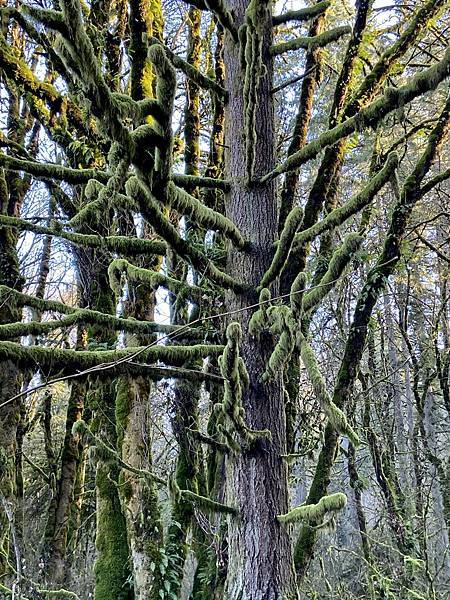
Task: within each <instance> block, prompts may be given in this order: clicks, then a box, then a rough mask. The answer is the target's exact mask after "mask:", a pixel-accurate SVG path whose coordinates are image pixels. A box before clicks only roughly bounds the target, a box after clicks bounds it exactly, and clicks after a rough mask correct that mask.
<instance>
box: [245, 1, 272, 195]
mask: <svg viewBox="0 0 450 600" xmlns="http://www.w3.org/2000/svg"><path fill="white" fill-rule="evenodd" d="M269 19H270V11H269V8H268V0H250V3H249V5H248V7H247V10H246V11H245V22H246V27H245V40H244V37H243V33H244V30H242V29H241V32H240V42H241V49H240V56H241V62H242V61H244V63H245V75H244V92H243V94H244V107H245V112H244V128H245V154H246V157H245V161H246V165H245V166H246V174H247V184H248V185H250V183H251V182H252V179H253V170H254V166H255V156H256V155H255V153H256V148H257V139H256V122H255V119H256V108H257V106H258V90H259V84H260V79H261V77H262V76H263V74H264V72H265V65H264V62H263V56H262V53H263V38H264V30H265V27H266V25H267V22H268V20H269ZM244 43H245V45H244Z"/></svg>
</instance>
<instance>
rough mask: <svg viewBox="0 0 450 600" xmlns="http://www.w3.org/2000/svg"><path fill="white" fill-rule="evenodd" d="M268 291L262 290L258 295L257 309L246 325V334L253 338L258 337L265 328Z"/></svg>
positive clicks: (268, 301)
mask: <svg viewBox="0 0 450 600" xmlns="http://www.w3.org/2000/svg"><path fill="white" fill-rule="evenodd" d="M270 298H271V295H270V291H269V290H268V289H267V288H263V289H262V290H261V291H260V293H259V308H258V310H256V311H255V312H254V313H253V314H252V316H251V318H250V321H249V323H248V332H249V334H250V335H253V336H254V337H259V335H260V333H261V332H262V331H264V329H265V328H266V327H267V309H268V308H269V303H270Z"/></svg>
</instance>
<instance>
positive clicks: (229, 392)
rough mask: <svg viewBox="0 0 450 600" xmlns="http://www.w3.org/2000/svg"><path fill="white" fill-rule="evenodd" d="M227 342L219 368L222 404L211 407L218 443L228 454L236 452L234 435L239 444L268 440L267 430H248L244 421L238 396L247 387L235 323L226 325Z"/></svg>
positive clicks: (240, 396)
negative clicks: (213, 413) (221, 380)
mask: <svg viewBox="0 0 450 600" xmlns="http://www.w3.org/2000/svg"><path fill="white" fill-rule="evenodd" d="M226 337H227V343H226V345H225V348H224V351H223V354H222V356H220V357H219V360H218V362H219V367H220V371H221V373H222V376H223V378H224V395H223V401H222V402H220V403H216V404H215V405H214V411H215V414H216V419H217V425H216V427H217V431H218V433H219V434H220V435H221V436H222V439H221V440H220V441H221V442H222V443H224V444H226V445H228V446H229V448H230V450H231V451H239V449H240V443H239V442H238V441H237V439H236V438H235V436H234V434H235V433H236V434H237V435H238V436H239V437H240V438H241V439H242V440H243V441H245V442H247V443H252V442H254V441H255V440H257V439H259V438H261V437H270V431H268V430H255V429H250V428H249V427H248V426H247V424H246V422H245V410H244V408H243V406H242V396H243V392H244V390H245V388H246V387H247V385H248V382H249V377H248V373H247V369H246V368H245V365H244V362H243V360H242V358H241V357H240V356H239V343H240V340H241V338H242V330H241V326H240V325H239V323H230V324H229V325H228V327H227V331H226Z"/></svg>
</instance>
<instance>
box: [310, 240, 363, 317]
mask: <svg viewBox="0 0 450 600" xmlns="http://www.w3.org/2000/svg"><path fill="white" fill-rule="evenodd" d="M363 241H364V237H363V236H362V235H359V234H357V233H349V234H348V235H347V236H346V238H345V239H344V241H343V242H342V245H341V246H340V248H338V249H337V250H335V251H334V253H333V255H332V257H331V259H330V264H329V266H328V269H327V270H326V272H325V274H324V275H323V277H322V279H321V280H320V285H318V286H316V287H315V288H314V289H312V290H311V291H309V292H307V293H306V294H305V296H304V299H303V310H304V311H305V312H307V311H310V310H313V309H314V308H316V307H317V306H318V305H319V303H320V302H321V301H322V300H323V299H324V298H325V296H327V295H328V294H329V293H330V292H331V290H332V289H333V287H334V286H335V285H336V283H337V282H338V280H339V279H340V276H341V275H342V273H343V272H344V270H345V268H346V267H347V265H348V263H349V262H350V260H351V258H352V257H353V256H354V255H355V253H356V252H357V251H358V250H359V248H360V246H361V244H362V242H363Z"/></svg>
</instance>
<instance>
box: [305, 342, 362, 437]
mask: <svg viewBox="0 0 450 600" xmlns="http://www.w3.org/2000/svg"><path fill="white" fill-rule="evenodd" d="M300 354H301V357H302V362H303V364H304V366H305V369H306V372H307V374H308V378H309V380H310V382H311V385H312V387H313V390H314V394H315V396H316V398H317V399H318V400H319V402H320V404H321V406H322V410H323V411H324V413H325V414H326V415H327V417H328V421H329V423H330V425H331V426H332V427H333V428H334V429H335V430H336V431H337V432H338V433H340V434H342V435H346V436H347V437H348V438H349V440H350V441H351V442H352V444H353V445H354V446H358V445H359V438H358V435H357V434H356V432H355V431H354V430H353V428H352V427H351V425H350V424H349V422H348V420H347V417H346V416H345V414H344V413H343V412H342V410H341V409H340V408H338V407H337V406H336V404H335V403H334V402H333V400H332V398H331V396H330V394H329V393H328V391H327V388H326V383H325V380H324V378H323V376H322V374H321V372H320V370H319V366H318V364H317V359H316V357H315V355H314V352H313V350H312V348H311V346H310V345H309V344H308V342H307V341H306V339H305V338H304V337H303V336H302V337H301V346H300Z"/></svg>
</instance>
